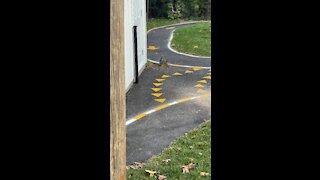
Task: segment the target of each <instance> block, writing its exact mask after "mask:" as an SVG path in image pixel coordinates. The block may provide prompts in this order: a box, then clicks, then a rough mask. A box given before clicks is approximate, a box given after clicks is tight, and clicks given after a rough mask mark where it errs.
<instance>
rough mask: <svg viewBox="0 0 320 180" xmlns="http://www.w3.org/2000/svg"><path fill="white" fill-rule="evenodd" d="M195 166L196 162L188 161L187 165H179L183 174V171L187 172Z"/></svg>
mask: <svg viewBox="0 0 320 180" xmlns="http://www.w3.org/2000/svg"><path fill="white" fill-rule="evenodd" d="M195 167H196V164H194V163H190V164H188V165H183V166H181V168H182V173H183V174H185V173H189V171H190V170H192V169H194V168H195Z"/></svg>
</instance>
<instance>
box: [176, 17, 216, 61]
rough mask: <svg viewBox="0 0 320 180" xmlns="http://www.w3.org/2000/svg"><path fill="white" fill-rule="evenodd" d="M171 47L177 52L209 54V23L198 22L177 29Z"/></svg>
mask: <svg viewBox="0 0 320 180" xmlns="http://www.w3.org/2000/svg"><path fill="white" fill-rule="evenodd" d="M171 47H172V48H173V49H175V50H176V51H178V52H183V53H187V54H192V55H196V56H211V23H199V24H196V25H194V26H188V27H183V28H179V29H177V30H176V31H175V32H174V34H173V39H172V41H171Z"/></svg>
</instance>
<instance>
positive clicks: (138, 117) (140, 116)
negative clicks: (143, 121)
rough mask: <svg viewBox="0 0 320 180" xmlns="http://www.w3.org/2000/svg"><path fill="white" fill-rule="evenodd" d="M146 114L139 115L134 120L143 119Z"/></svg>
mask: <svg viewBox="0 0 320 180" xmlns="http://www.w3.org/2000/svg"><path fill="white" fill-rule="evenodd" d="M146 115H147V114H144V113H143V114H140V115H138V116H136V117H135V118H134V119H135V120H138V119H140V118H143V117H145V116H146Z"/></svg>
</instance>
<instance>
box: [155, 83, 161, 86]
mask: <svg viewBox="0 0 320 180" xmlns="http://www.w3.org/2000/svg"><path fill="white" fill-rule="evenodd" d="M153 85H154V86H156V87H158V86H161V85H162V83H153Z"/></svg>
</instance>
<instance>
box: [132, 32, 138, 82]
mask: <svg viewBox="0 0 320 180" xmlns="http://www.w3.org/2000/svg"><path fill="white" fill-rule="evenodd" d="M133 39H134V40H133V41H134V42H133V43H134V45H133V46H134V48H133V49H134V72H135V73H134V74H135V78H134V83H138V77H139V68H138V65H139V63H138V62H139V61H138V38H137V26H133Z"/></svg>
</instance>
